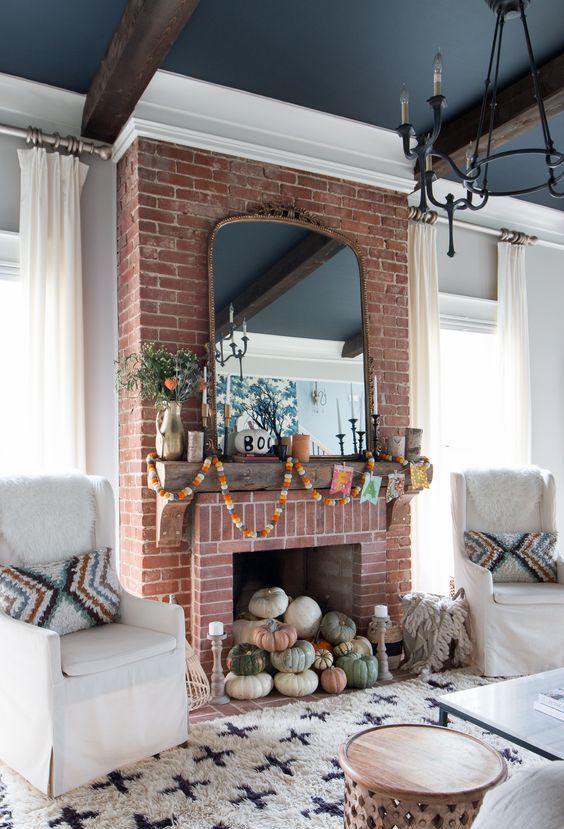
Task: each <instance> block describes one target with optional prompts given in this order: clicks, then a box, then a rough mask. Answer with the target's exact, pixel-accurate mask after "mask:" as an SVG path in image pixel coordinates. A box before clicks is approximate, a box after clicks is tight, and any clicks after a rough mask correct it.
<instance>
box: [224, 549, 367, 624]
mask: <svg viewBox="0 0 564 829" xmlns="http://www.w3.org/2000/svg"><path fill="white" fill-rule="evenodd" d="M355 546H356V545H354V544H339V545H334V546H332V545H328V546H323V547H303V548H298V549H289V550H269V551H268V554H265V553H264V552H255V553H237V554H235V555H234V556H233V608H234V612H235V618H239V617H240V616H241V615H242V614H244V613H246V612H247V611H248V608H249V601H250V599H251V596H252V595H253V593H254V592H255V590H259V589H260V588H261V587H282V588H283V589H284V590H285V591H286V593H287V594H288V595H289V596H292V597H293V598H295V597H296V596H311V598H312V599H315V600H316V602H317V603H318V604H319V605H320V607H321V609H322V610H323V612H324V613H326V612H327V611H329V610H340V611H341V612H343V613H346V614H347V615H348V616H354V608H353V589H352V588H353V583H352V581H353V572H352V569H353V568H352V562H353V554H354V551H355Z"/></svg>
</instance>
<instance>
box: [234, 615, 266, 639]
mask: <svg viewBox="0 0 564 829" xmlns="http://www.w3.org/2000/svg"><path fill="white" fill-rule="evenodd" d="M267 621H268V620H267V619H257V620H256V621H248V620H247V619H236V620H235V621H234V622H233V642H234V643H235V644H236V645H241V644H242V643H244V642H248V643H249V644H250V645H252V644H253V642H254V640H253V631H254V630H255V628H259V627H260V626H261V625H264V623H265V622H267Z"/></svg>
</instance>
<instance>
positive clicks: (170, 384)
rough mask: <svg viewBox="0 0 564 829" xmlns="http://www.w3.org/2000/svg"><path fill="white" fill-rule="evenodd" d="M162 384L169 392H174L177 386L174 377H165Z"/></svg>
mask: <svg viewBox="0 0 564 829" xmlns="http://www.w3.org/2000/svg"><path fill="white" fill-rule="evenodd" d="M164 384H165V386H166V387H167V389H169V391H174V389H175V388H176V387H177V385H178V380H176V379H175V378H174V377H167V378H166V380H165V381H164Z"/></svg>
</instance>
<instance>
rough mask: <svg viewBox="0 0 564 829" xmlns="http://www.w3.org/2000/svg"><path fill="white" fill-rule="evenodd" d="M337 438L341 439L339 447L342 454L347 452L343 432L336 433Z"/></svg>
mask: <svg viewBox="0 0 564 829" xmlns="http://www.w3.org/2000/svg"><path fill="white" fill-rule="evenodd" d="M336 438H337V440H338V441H339V449H340V451H341V455H344V454H345V435H344V433H343V432H340V433H339V434H338V435H336Z"/></svg>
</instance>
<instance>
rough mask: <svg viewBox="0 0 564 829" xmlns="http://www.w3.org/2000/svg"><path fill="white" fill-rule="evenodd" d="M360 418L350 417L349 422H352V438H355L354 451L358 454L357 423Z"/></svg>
mask: <svg viewBox="0 0 564 829" xmlns="http://www.w3.org/2000/svg"><path fill="white" fill-rule="evenodd" d="M357 420H358V418H357V417H349V423H350V424H351V432H352V439H353V452H354V454H355V455H356V453H357V452H358V448H357V442H356V423H357Z"/></svg>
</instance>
